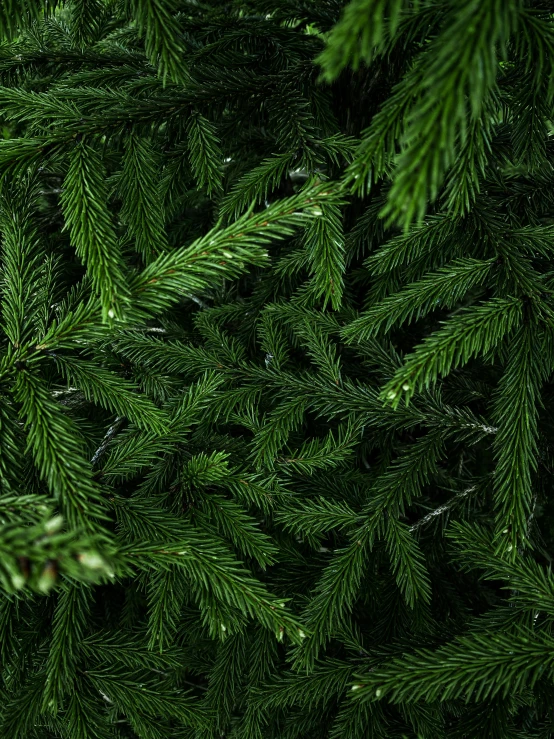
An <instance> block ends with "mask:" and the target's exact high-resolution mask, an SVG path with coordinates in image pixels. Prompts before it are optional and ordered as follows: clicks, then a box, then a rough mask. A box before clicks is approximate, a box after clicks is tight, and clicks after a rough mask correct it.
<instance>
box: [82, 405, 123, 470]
mask: <svg viewBox="0 0 554 739" xmlns="http://www.w3.org/2000/svg"><path fill="white" fill-rule="evenodd" d="M124 420H125V419H124V418H121V417H120V416H118V417H117V418H116V419H115V421H114V422H113V424H112V425H111V426H110V428H109V429H108V430H107V431H106V435H105V436H104V438H103V439H102V443H101V444H100V446H99V447H98V449H97V450H96V451H95V452H94V454H93V456H92V459H91V460H90V463H91V464H92V465H93V466H94V465H95V464H96V463H97V462H98V460H99V459H100V457H101V456H102V455H103V454H104V452H105V451H106V449H107V448H108V444H109V443H110V441H111V440H112V439H113V437H114V436H115V435H116V434H117V432H118V431H119V429H120V428H121V426H122V424H123V421H124Z"/></svg>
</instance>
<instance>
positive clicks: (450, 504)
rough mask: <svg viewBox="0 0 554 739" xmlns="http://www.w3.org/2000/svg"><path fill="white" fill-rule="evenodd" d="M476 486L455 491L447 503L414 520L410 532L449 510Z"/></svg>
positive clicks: (473, 490) (472, 491)
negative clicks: (458, 491)
mask: <svg viewBox="0 0 554 739" xmlns="http://www.w3.org/2000/svg"><path fill="white" fill-rule="evenodd" d="M476 489H477V488H476V487H475V485H473V487H470V488H467V490H462V491H461V492H460V493H456V495H455V496H454V497H453V498H451V499H450V500H449V501H448V502H447V503H444V504H443V505H441V506H439V507H438V508H435V510H434V511H431V512H430V513H428V514H427V515H426V516H424V517H423V518H421V519H420V520H419V521H416V522H415V523H414V524H413V525H412V526H410V532H414V531H417V529H419V528H421V527H422V526H425V525H426V524H428V523H429V521H432V520H433V519H434V518H436V517H437V516H441V515H442V514H443V513H446V511H449V510H450V509H451V508H452V507H453V506H454V505H456V503H457V502H458V501H459V500H461V498H466V497H467V496H468V495H469V494H470V493H474V492H475V490H476Z"/></svg>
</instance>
